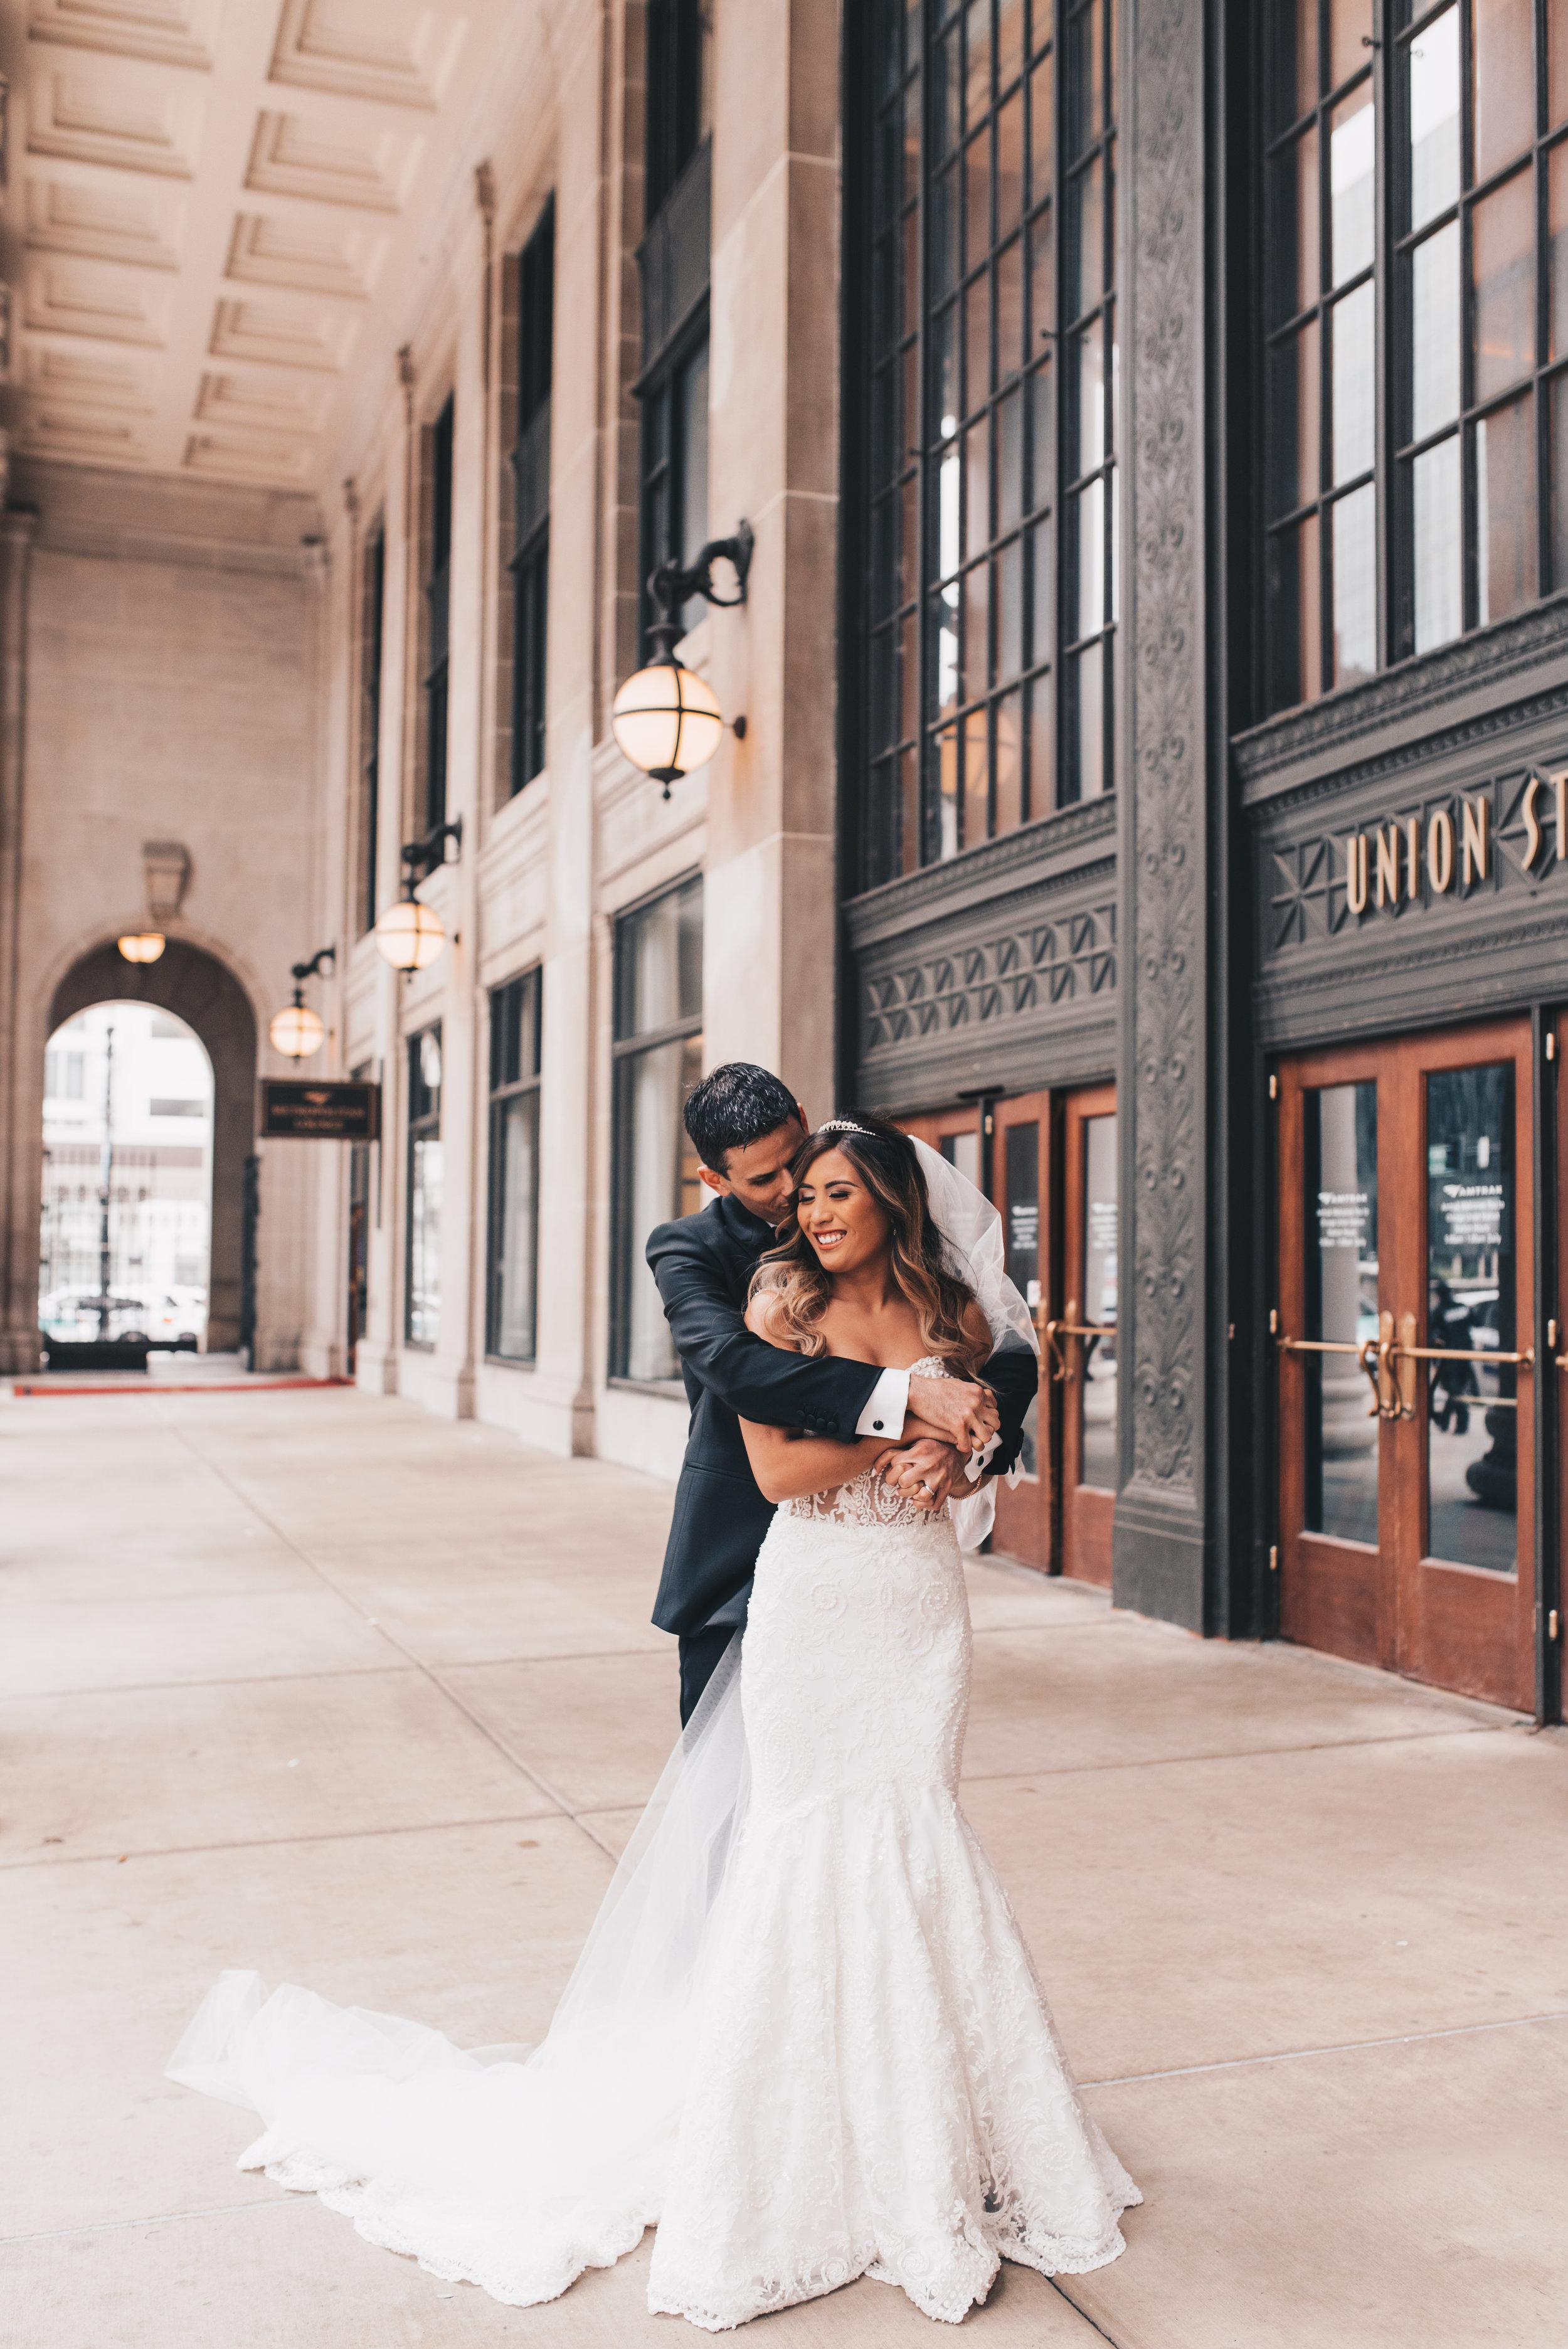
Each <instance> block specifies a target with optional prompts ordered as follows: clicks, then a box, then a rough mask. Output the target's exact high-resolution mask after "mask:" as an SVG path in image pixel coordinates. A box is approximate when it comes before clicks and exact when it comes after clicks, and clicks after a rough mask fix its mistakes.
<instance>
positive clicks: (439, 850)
mask: <svg viewBox="0 0 1568 2349" xmlns="http://www.w3.org/2000/svg"><path fill="white" fill-rule="evenodd" d="M448 841H452V842H453V843H455V844H456V847H457V850H458V854H459V855H460V854H462V846H463V820H462V817H461V816H460V815H455V816H453V818H452V820H451V822H450V823H438V824H433V825H432V826H431V828H430V830H429V831H428V833H426V834H425V837H424V839H423V840H406V841H405V842H404V843H403V863H404V865H405V866H406V868H407V875H408V880H407V886H408V888H409V889H410V890H414V889H416V888H418V885H419V883H420V882H421V881H424V880H428V877H429V875H430V874H432V873H434V872H435V871H436V869H437V867H438V865H442V864H456V863H457V861H458V860H457V857H455V856H451V857H449V855H448V854H447V843H448Z"/></svg>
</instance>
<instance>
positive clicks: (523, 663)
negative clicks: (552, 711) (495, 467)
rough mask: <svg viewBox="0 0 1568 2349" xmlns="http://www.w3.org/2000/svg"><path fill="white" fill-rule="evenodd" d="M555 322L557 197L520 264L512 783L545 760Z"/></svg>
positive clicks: (528, 777) (519, 783)
mask: <svg viewBox="0 0 1568 2349" xmlns="http://www.w3.org/2000/svg"><path fill="white" fill-rule="evenodd" d="M554 322H555V199H554V197H553V196H552V197H551V199H550V201H549V202H548V203H547V204H546V205H545V207H544V212H543V217H542V219H541V221H540V223H539V225H538V227H537V228H536V229H535V230H534V232H533V234H532V235H531V237H530V238H529V240H528V243H526V244H525V245H524V247H523V249H522V255H521V260H520V261H519V263H518V320H517V341H518V350H517V439H516V441H515V442H514V443H513V446H512V452H511V468H512V487H513V493H514V496H515V499H516V510H515V512H514V514H513V517H512V542H513V547H514V550H515V551H514V553H513V554H512V558H511V595H512V600H511V612H512V666H511V788H512V790H513V792H520V791H521V789H522V787H523V785H524V783H527V782H531V781H532V780H533V777H534V776H535V775H537V774H538V773H539V772H540V771H541V769H542V767H543V765H544V656H545V649H546V641H547V622H548V617H549V598H550V384H551V373H552V344H553V339H554Z"/></svg>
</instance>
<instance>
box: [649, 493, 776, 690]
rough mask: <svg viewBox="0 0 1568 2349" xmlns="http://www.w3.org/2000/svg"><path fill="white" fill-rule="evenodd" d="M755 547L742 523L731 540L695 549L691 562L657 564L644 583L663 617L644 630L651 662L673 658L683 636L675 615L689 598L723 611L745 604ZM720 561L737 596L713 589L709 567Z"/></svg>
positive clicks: (711, 541) (748, 528) (746, 525)
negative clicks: (732, 580) (729, 571)
mask: <svg viewBox="0 0 1568 2349" xmlns="http://www.w3.org/2000/svg"><path fill="white" fill-rule="evenodd" d="M755 543H756V542H755V540H754V539H753V537H752V533H751V524H750V523H748V522H743V523H741V524H740V526H739V528H738V530H737V532H736V533H735V536H734V537H733V538H710V539H709V540H708V542H707V545H706V546H703V547H699V548H698V550H697V553H696V556H695V558H694V559H693V561H692V562H690V563H686V564H680V563H661V564H660V565H659V567H658V569H657V570H656V571H655V573H654V574H652V576H651V577H650V579H649V581H648V593H649V595H651V596H652V597H653V599H654V601H655V604H657V605H658V606H659V609H660V612H661V614H662V617H661V618H659V619H657V620H655V621H654V622H653V624H652V625H651V626H650V627H649V629H648V637H649V641H650V643H651V644H652V645H653V647H654V658H655V660H672V659H673V658H674V657H675V647H676V645H677V644H678V642H679V641H680V639H681V637H682V636H685V634H686V630H685V628H684V627H683V626H682V625H681V622H680V620H679V618H678V617H677V615H678V613H679V611H680V607H681V605H683V604H685V603H686V602H687V601H688V600H689V599H690V598H691V597H692V596H693V595H700V596H701V597H702V598H703V600H704V602H705V603H708V604H717V605H721V606H723V607H725V608H728V607H729V606H731V605H736V604H744V603H745V601H746V574H747V573H748V571H749V570H750V568H751V550H752V547H753V545H754V544H755ZM721 559H722V560H723V561H725V562H727V563H728V564H732V565H733V567H734V571H735V576H736V579H737V580H738V583H739V588H740V593H739V594H738V595H719V594H718V593H717V589H716V588H715V586H714V584H713V566H714V564H716V563H717V562H719V561H720V560H721Z"/></svg>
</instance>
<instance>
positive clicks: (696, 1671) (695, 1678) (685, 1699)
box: [681, 1623, 735, 1729]
mask: <svg viewBox="0 0 1568 2349" xmlns="http://www.w3.org/2000/svg"><path fill="white" fill-rule="evenodd" d="M734 1637H735V1626H734V1624H733V1623H709V1624H706V1625H705V1626H704V1628H703V1629H702V1630H700V1631H694V1632H693V1633H692V1634H691V1636H690V1638H689V1639H683V1640H682V1641H681V1727H682V1728H683V1729H684V1728H685V1727H686V1723H687V1722H688V1721H689V1720H690V1719H691V1717H692V1715H693V1713H695V1712H696V1708H697V1701H698V1699H699V1698H700V1697H701V1695H702V1692H703V1691H704V1689H705V1688H706V1687H707V1684H708V1682H709V1681H710V1680H712V1678H713V1676H714V1674H715V1672H716V1671H717V1670H718V1660H719V1658H720V1656H722V1655H723V1653H724V1651H725V1650H726V1648H727V1647H728V1645H729V1643H730V1641H731V1640H733V1639H734Z"/></svg>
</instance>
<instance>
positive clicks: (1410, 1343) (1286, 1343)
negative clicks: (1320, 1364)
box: [1277, 1313, 1568, 1419]
mask: <svg viewBox="0 0 1568 2349" xmlns="http://www.w3.org/2000/svg"><path fill="white" fill-rule="evenodd" d="M1377 1329H1378V1334H1377V1337H1376V1338H1364V1339H1363V1340H1361V1341H1360V1343H1359V1344H1357V1343H1355V1342H1353V1341H1349V1340H1345V1339H1325V1338H1280V1339H1279V1340H1278V1341H1277V1342H1278V1344H1279V1348H1280V1351H1281V1352H1282V1353H1291V1354H1354V1355H1355V1356H1356V1359H1357V1361H1358V1362H1359V1363H1360V1365H1361V1368H1362V1369H1363V1371H1365V1372H1366V1373H1367V1379H1368V1380H1369V1381H1370V1382H1371V1387H1372V1408H1371V1410H1370V1411H1369V1412H1368V1413H1367V1418H1368V1419H1414V1418H1415V1416H1416V1391H1417V1385H1418V1379H1419V1376H1420V1373H1419V1372H1418V1370H1417V1368H1416V1365H1417V1363H1418V1362H1491V1364H1492V1366H1493V1367H1494V1368H1501V1366H1502V1364H1503V1363H1505V1362H1511V1363H1512V1364H1513V1366H1514V1367H1515V1369H1517V1370H1522V1371H1533V1370H1534V1368H1535V1349H1534V1347H1533V1346H1526V1347H1525V1349H1524V1350H1523V1351H1522V1353H1517V1354H1508V1353H1501V1352H1500V1351H1498V1350H1496V1349H1495V1348H1492V1347H1486V1348H1478V1347H1473V1346H1418V1345H1417V1343H1416V1317H1415V1315H1414V1314H1413V1313H1402V1314H1401V1315H1400V1317H1399V1335H1398V1341H1396V1340H1395V1336H1394V1316H1393V1315H1392V1314H1391V1313H1380V1314H1379V1315H1378V1317H1377ZM1564 1366H1568V1357H1563V1358H1560V1359H1559V1367H1560V1368H1561V1367H1564ZM1485 1402H1486V1408H1487V1410H1488V1411H1517V1410H1518V1409H1519V1398H1518V1396H1517V1395H1489V1396H1488V1397H1486V1399H1485Z"/></svg>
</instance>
